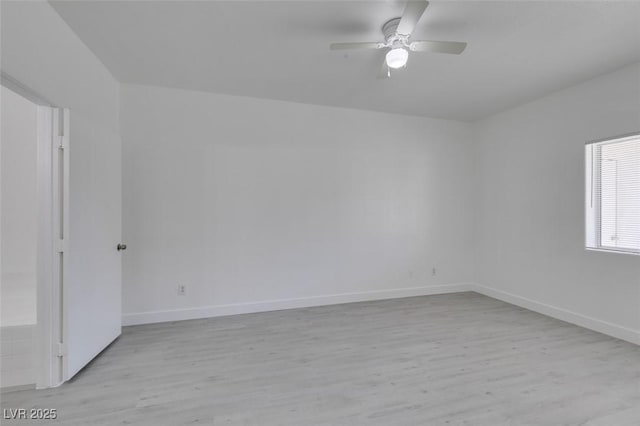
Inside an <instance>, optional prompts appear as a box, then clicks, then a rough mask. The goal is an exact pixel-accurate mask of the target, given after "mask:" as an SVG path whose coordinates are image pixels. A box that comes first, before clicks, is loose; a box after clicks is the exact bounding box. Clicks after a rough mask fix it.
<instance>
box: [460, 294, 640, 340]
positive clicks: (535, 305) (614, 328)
mask: <svg viewBox="0 0 640 426" xmlns="http://www.w3.org/2000/svg"><path fill="white" fill-rule="evenodd" d="M470 287H471V289H472V291H475V292H476V293H480V294H482V295H485V296H488V297H491V298H493V299H498V300H502V301H503V302H507V303H510V304H512V305H516V306H520V307H522V308H526V309H529V310H530V311H534V312H537V313H539V314H543V315H547V316H549V317H552V318H556V319H559V320H562V321H566V322H568V323H571V324H575V325H579V326H580V327H584V328H588V329H590V330H594V331H597V332H599V333H602V334H606V335H608V336H612V337H615V338H618V339H622V340H626V341H627V342H631V343H635V344H636V345H640V332H638V331H636V330H633V329H630V328H627V327H623V326H620V325H616V324H612V323H610V322H607V321H602V320H599V319H596V318H593V317H588V316H586V315H582V314H578V313H576V312H572V311H569V310H567V309H563V308H558V307H556V306H553V305H548V304H546V303H542V302H538V301H535V300H532V299H528V298H526V297H522V296H516V295H515V294H512V293H507V292H505V291H501V290H496V289H494V288H491V287H487V286H484V285H480V284H471V286H470Z"/></svg>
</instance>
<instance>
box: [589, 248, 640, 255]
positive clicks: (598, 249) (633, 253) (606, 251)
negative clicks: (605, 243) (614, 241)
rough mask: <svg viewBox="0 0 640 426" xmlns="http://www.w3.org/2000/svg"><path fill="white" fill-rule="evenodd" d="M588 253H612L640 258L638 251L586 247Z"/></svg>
mask: <svg viewBox="0 0 640 426" xmlns="http://www.w3.org/2000/svg"><path fill="white" fill-rule="evenodd" d="M584 249H585V250H587V251H597V252H601V253H612V254H626V255H631V256H640V252H637V251H628V250H613V249H605V248H594V247H585V248H584Z"/></svg>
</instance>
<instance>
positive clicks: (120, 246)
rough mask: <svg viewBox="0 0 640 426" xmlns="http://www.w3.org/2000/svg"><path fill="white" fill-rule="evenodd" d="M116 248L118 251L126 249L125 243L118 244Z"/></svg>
mask: <svg viewBox="0 0 640 426" xmlns="http://www.w3.org/2000/svg"><path fill="white" fill-rule="evenodd" d="M117 249H118V251H121V250H126V249H127V245H126V244H118V247H117Z"/></svg>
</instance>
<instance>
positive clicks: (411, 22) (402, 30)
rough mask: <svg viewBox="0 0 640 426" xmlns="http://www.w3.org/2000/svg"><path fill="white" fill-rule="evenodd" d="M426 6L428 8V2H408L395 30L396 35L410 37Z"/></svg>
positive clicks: (411, 0)
mask: <svg viewBox="0 0 640 426" xmlns="http://www.w3.org/2000/svg"><path fill="white" fill-rule="evenodd" d="M427 6H429V2H428V1H426V0H409V1H408V2H407V5H406V6H405V8H404V12H403V13H402V18H401V19H400V23H399V24H398V29H397V30H396V31H397V32H398V34H402V35H406V36H409V35H411V33H413V30H414V29H415V28H416V25H417V24H418V21H419V20H420V17H422V14H423V13H424V11H425V9H426V8H427Z"/></svg>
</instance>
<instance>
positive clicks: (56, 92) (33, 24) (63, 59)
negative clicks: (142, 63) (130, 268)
mask: <svg viewBox="0 0 640 426" xmlns="http://www.w3.org/2000/svg"><path fill="white" fill-rule="evenodd" d="M0 7H1V15H2V17H1V18H2V25H1V31H2V37H1V42H2V45H1V49H0V52H1V55H2V58H1V59H2V60H1V62H0V64H1V67H2V71H3V72H5V73H7V74H9V75H10V76H11V77H13V78H14V79H16V80H18V81H19V82H20V83H22V84H23V85H25V86H27V87H28V88H29V89H31V90H33V91H35V92H36V93H38V94H40V95H41V96H43V97H45V98H46V99H48V100H50V101H51V102H52V103H54V104H55V105H56V106H60V107H65V108H68V109H69V110H70V116H71V119H70V120H71V126H70V135H69V136H70V141H71V142H70V144H71V150H70V165H69V169H70V176H69V180H70V193H71V197H70V206H69V225H70V226H69V228H70V229H68V230H67V231H69V232H68V237H69V238H68V250H67V253H68V257H67V258H68V259H69V264H68V270H67V274H66V276H65V284H64V285H65V291H66V297H67V300H66V302H65V303H66V306H67V310H66V312H67V317H68V318H67V319H68V321H67V325H68V328H67V337H69V336H82V338H81V339H76V340H75V342H73V343H77V344H78V345H79V347H74V348H69V357H68V359H69V364H70V365H71V364H73V365H80V364H82V360H87V359H90V358H92V357H93V356H94V355H95V354H96V353H97V352H96V348H97V347H98V346H99V344H100V343H101V342H104V339H105V336H104V335H102V333H97V332H95V331H96V330H100V329H102V328H105V327H107V326H109V327H110V332H111V334H113V337H115V336H116V335H117V334H119V333H120V322H119V321H118V319H119V318H120V306H121V287H120V274H121V272H120V266H119V264H120V261H119V258H118V257H116V256H119V255H118V254H117V252H116V251H115V246H116V244H117V243H118V242H119V240H120V237H121V235H120V220H121V211H120V210H121V208H120V187H121V170H120V162H121V152H120V144H121V141H120V135H119V88H120V86H119V83H118V82H117V81H116V80H115V79H114V78H113V76H112V75H111V74H110V73H109V72H108V71H107V69H106V68H105V67H104V65H103V64H102V63H101V62H100V60H98V58H96V56H95V55H94V54H93V53H92V52H91V51H90V50H89V49H88V48H87V46H85V45H84V43H82V41H80V39H79V38H78V37H77V36H76V35H75V33H74V32H73V31H72V30H71V28H69V26H68V25H67V24H66V23H65V22H64V21H63V20H62V18H60V16H59V15H58V14H57V13H56V12H55V10H54V9H53V8H52V7H51V5H49V3H47V2H44V1H34V2H22V1H19V2H9V1H2V2H0ZM114 188H115V189H114ZM115 192H117V198H116V197H115V196H113V194H114V193H115ZM114 230H115V232H114ZM113 259H117V261H115V260H113ZM107 269H108V271H107V272H108V274H105V271H106V270H107ZM107 281H108V282H107ZM107 289H108V291H107ZM96 306H108V310H109V312H107V309H94V307H96ZM68 343H69V344H71V343H72V342H71V340H70V341H69V342H68Z"/></svg>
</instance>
